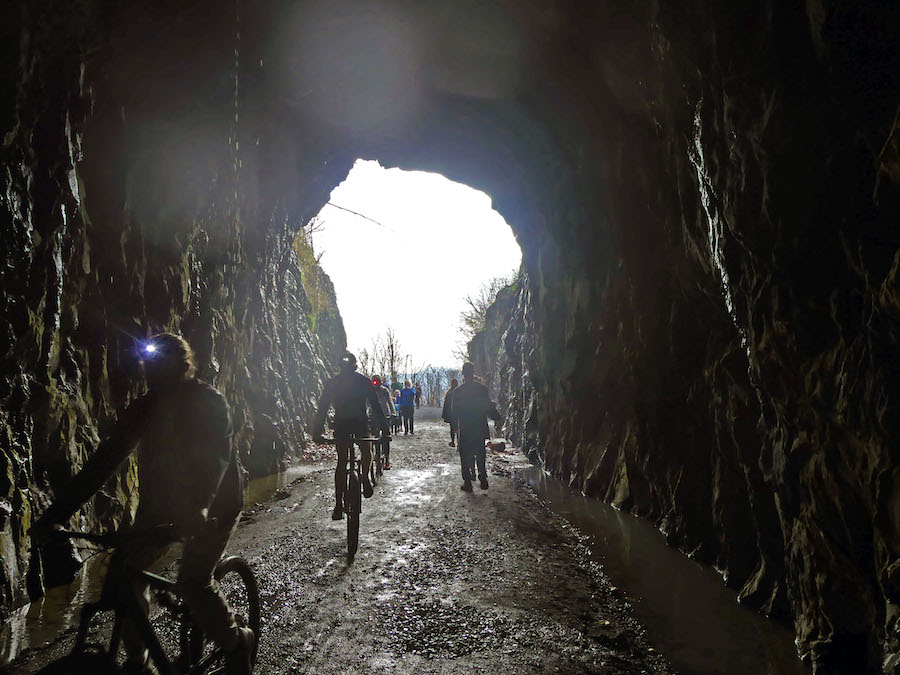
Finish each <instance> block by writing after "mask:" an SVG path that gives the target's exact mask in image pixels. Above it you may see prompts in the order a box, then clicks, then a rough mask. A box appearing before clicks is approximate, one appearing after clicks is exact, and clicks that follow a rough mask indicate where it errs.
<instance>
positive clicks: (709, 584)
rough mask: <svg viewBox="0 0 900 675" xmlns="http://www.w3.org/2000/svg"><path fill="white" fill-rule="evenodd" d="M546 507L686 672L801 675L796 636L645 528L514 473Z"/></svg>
mask: <svg viewBox="0 0 900 675" xmlns="http://www.w3.org/2000/svg"><path fill="white" fill-rule="evenodd" d="M517 473H518V476H519V477H520V478H522V479H523V480H524V481H525V482H526V484H527V485H529V486H530V487H531V488H532V489H533V490H534V491H535V492H536V493H537V495H538V496H539V497H540V498H541V500H543V501H544V502H545V503H546V504H547V506H548V508H549V509H550V510H551V511H553V512H554V513H556V514H557V515H559V516H562V517H563V518H565V519H566V520H567V521H568V522H569V523H571V524H572V525H573V526H575V527H576V528H578V530H579V531H580V532H581V533H582V534H584V535H587V537H588V542H587V545H588V546H589V548H590V549H591V552H592V555H593V558H594V559H595V560H596V561H597V562H599V563H600V564H601V565H602V566H603V571H604V572H605V573H606V574H607V576H609V578H610V579H611V580H612V581H613V583H614V584H615V585H616V586H618V587H619V588H621V589H622V590H624V591H625V592H626V593H627V594H628V596H629V600H630V601H631V603H632V605H633V606H634V617H635V618H636V619H637V620H638V621H639V622H640V623H641V624H642V625H643V626H644V627H645V628H646V629H647V637H648V638H649V640H650V642H651V643H653V645H654V646H655V647H656V648H657V649H658V650H659V651H660V652H662V654H663V655H664V656H665V657H666V659H668V661H669V662H670V663H671V664H672V666H673V667H674V668H675V669H676V670H678V671H680V672H683V673H692V674H696V675H707V674H708V675H714V674H715V675H719V674H721V673H741V675H806V673H808V671H807V669H806V668H805V667H804V665H803V664H802V662H801V661H800V659H799V658H798V657H797V652H796V648H795V646H794V635H793V633H792V632H791V631H790V630H789V629H788V628H787V627H785V626H784V625H782V624H779V623H776V622H774V621H770V620H769V619H766V618H765V617H763V616H762V615H760V614H758V613H757V612H754V611H753V610H751V609H749V608H747V607H743V606H742V605H740V604H738V602H737V594H736V593H735V592H734V591H732V590H730V589H728V588H726V587H725V585H724V584H723V582H722V578H721V577H720V576H719V575H718V574H717V573H716V572H715V571H714V570H713V569H711V568H709V567H706V566H704V565H701V564H699V563H697V562H695V561H693V560H691V559H689V558H688V557H687V556H685V555H684V554H683V553H681V552H680V551H678V550H676V549H674V548H672V547H670V546H667V545H666V541H665V537H664V536H663V534H662V533H661V532H659V530H657V529H656V528H655V527H653V525H652V524H650V523H649V522H647V521H645V520H642V519H640V518H636V517H634V516H632V515H630V514H627V513H623V512H621V511H617V510H616V509H614V508H612V507H611V506H609V505H608V504H605V503H603V502H601V501H599V500H596V499H589V498H587V497H584V496H583V495H581V494H579V493H577V492H575V491H573V490H572V489H571V488H570V487H569V486H567V485H566V484H564V483H563V482H561V481H559V480H556V479H555V478H552V477H551V476H548V475H547V474H545V473H544V472H543V470H542V469H541V468H540V467H531V468H529V469H525V470H523V471H520V472H517Z"/></svg>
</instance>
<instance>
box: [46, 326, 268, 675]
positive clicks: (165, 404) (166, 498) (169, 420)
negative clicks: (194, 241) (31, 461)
mask: <svg viewBox="0 0 900 675" xmlns="http://www.w3.org/2000/svg"><path fill="white" fill-rule="evenodd" d="M141 351H142V354H141V360H142V364H143V370H144V374H145V375H146V378H147V384H148V385H149V391H148V392H147V393H146V394H144V395H143V396H141V397H140V398H139V399H137V400H136V401H134V402H133V403H132V404H131V405H129V406H128V407H127V408H126V409H125V410H124V411H122V413H121V414H120V415H119V417H118V421H117V422H116V425H115V427H114V428H113V429H112V432H111V433H110V435H109V437H108V438H107V439H106V440H105V441H103V442H102V443H101V444H100V447H99V448H98V449H97V452H96V453H94V455H93V456H92V457H91V458H90V459H89V460H88V461H87V463H86V464H85V465H84V468H83V469H82V470H81V471H80V472H79V473H78V475H77V476H75V478H74V479H73V480H72V481H71V482H70V483H69V484H68V485H66V486H65V487H64V488H63V489H62V490H61V491H60V492H59V495H58V497H57V499H56V501H55V502H54V503H53V504H52V505H51V506H50V508H48V509H47V511H46V512H45V513H44V514H43V516H41V518H40V520H39V521H38V522H37V523H36V524H35V527H34V534H35V537H36V539H38V540H40V539H41V537H42V536H44V535H45V534H46V533H47V532H48V531H50V530H51V529H53V527H54V526H55V525H58V524H61V523H64V522H66V521H67V520H68V519H69V518H70V517H71V516H72V514H74V513H75V511H77V510H78V508H79V507H80V506H81V505H82V504H83V503H84V502H86V501H87V500H88V499H89V498H90V497H91V495H93V494H94V493H95V492H97V491H98V490H99V489H100V488H101V487H102V486H103V484H104V483H105V482H106V481H107V480H108V479H109V477H110V476H112V475H113V474H114V473H115V472H116V470H117V469H118V467H119V465H120V464H121V463H122V462H123V461H124V460H125V459H126V458H127V457H128V456H129V455H130V454H131V453H132V452H133V451H134V450H135V448H137V451H138V480H139V483H140V499H139V502H138V508H137V513H136V515H135V519H134V524H133V525H132V527H131V532H130V534H132V535H136V536H137V537H138V538H137V539H136V542H137V543H135V544H133V545H131V546H128V547H122V548H119V549H117V550H116V552H115V554H114V557H113V560H112V562H111V563H110V568H111V569H118V568H119V567H120V566H121V565H127V566H128V568H129V569H131V568H137V569H146V568H148V567H151V566H152V565H153V563H154V562H156V561H157V560H158V559H159V558H160V556H161V555H162V554H163V553H164V552H165V550H166V549H167V548H168V545H166V544H164V543H160V542H159V540H158V537H157V538H156V539H155V540H151V539H146V540H144V541H142V540H141V539H140V538H139V537H140V534H141V533H142V532H145V531H148V530H153V529H154V528H159V527H160V526H166V525H172V526H173V528H172V538H173V539H174V540H184V542H185V544H184V552H183V554H182V559H181V567H180V572H179V578H178V581H179V584H180V585H181V587H182V589H183V592H184V599H185V601H186V602H187V604H188V606H189V607H190V610H191V613H192V614H193V616H194V617H195V619H196V620H197V622H198V623H199V624H200V626H201V628H202V629H203V631H204V632H205V633H206V635H208V636H209V637H210V638H212V639H213V640H214V641H215V642H216V643H217V644H219V645H220V646H221V647H222V648H223V649H224V650H225V651H226V653H227V659H228V661H227V665H228V672H229V673H249V672H250V654H251V652H252V649H253V644H254V641H255V639H256V637H255V636H254V635H253V631H251V630H250V629H249V628H240V627H238V625H237V623H236V622H235V618H234V615H233V614H232V612H231V609H230V608H229V606H228V603H227V601H226V600H225V596H224V595H223V594H222V592H221V590H220V589H219V586H218V584H217V583H216V581H215V580H214V579H213V576H212V574H213V568H214V567H215V565H216V563H218V562H219V558H220V557H221V556H222V552H223V551H224V550H225V546H226V545H227V543H228V540H229V538H230V537H231V533H232V532H233V531H234V528H235V526H236V525H237V521H238V519H239V517H240V514H241V508H242V506H243V469H241V467H240V464H239V462H238V458H237V454H236V453H235V452H234V450H233V448H232V444H231V412H230V410H229V407H228V403H226V401H225V398H224V397H223V396H222V394H220V393H219V392H218V390H216V389H215V387H212V386H211V385H209V384H206V383H205V382H202V381H201V380H199V379H197V378H196V376H195V373H196V364H195V362H194V356H193V352H192V351H191V348H190V346H189V345H188V343H187V342H186V341H185V340H184V339H183V338H181V337H179V336H177V335H172V334H170V333H164V334H162V335H157V336H156V337H154V338H151V339H150V340H148V341H147V342H146V343H144V344H143V345H142V346H141ZM129 540H131V537H129ZM115 576H117V575H114V574H111V575H110V576H109V577H108V583H109V584H113V583H115V582H114V581H113V579H112V577H115ZM136 583H137V584H138V585H137V587H136V589H135V590H137V591H138V593H139V595H140V596H141V598H142V599H143V602H142V604H143V605H144V609H145V611H147V610H148V608H149V600H150V596H149V592H148V589H147V586H146V584H143V583H141V582H140V581H136ZM115 591H116V589H115V588H111V587H108V588H107V591H106V592H115ZM122 638H123V641H124V643H125V648H126V652H127V654H128V661H129V663H128V667H129V668H130V669H132V670H133V671H134V672H145V673H152V672H154V669H153V668H152V666H150V664H149V663H148V651H147V649H146V648H145V646H144V644H143V642H142V640H141V638H140V634H139V633H138V632H137V629H136V627H134V626H132V625H131V624H130V622H128V623H126V624H124V625H123V635H122Z"/></svg>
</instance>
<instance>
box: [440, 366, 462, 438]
mask: <svg viewBox="0 0 900 675" xmlns="http://www.w3.org/2000/svg"><path fill="white" fill-rule="evenodd" d="M458 386H459V380H457V379H456V378H455V377H454V378H453V379H452V380H450V389H449V390H448V391H447V393H446V394H445V395H444V409H443V410H442V411H441V419H442V420H444V421H445V422H447V423H448V424H449V425H450V447H451V448H455V447H456V420H455V419H453V415H452V414H451V410H452V399H453V391H454V390H455V389H456V388H457V387H458Z"/></svg>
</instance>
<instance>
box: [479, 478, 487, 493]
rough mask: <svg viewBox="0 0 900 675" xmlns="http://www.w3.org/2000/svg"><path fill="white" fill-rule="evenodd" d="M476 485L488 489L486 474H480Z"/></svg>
mask: <svg viewBox="0 0 900 675" xmlns="http://www.w3.org/2000/svg"><path fill="white" fill-rule="evenodd" d="M478 485H479V486H480V487H481V489H482V490H487V489H488V482H487V476H482V477H481V478H479V479H478Z"/></svg>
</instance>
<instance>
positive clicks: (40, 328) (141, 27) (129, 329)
mask: <svg viewBox="0 0 900 675" xmlns="http://www.w3.org/2000/svg"><path fill="white" fill-rule="evenodd" d="M201 8H202V5H194V6H192V8H190V9H185V10H184V11H176V10H174V9H173V8H172V7H168V8H163V7H162V6H160V7H159V8H155V7H153V6H151V4H148V5H147V6H139V5H133V6H132V7H130V8H128V9H126V10H123V13H122V14H121V15H118V16H117V17H116V20H115V23H114V26H115V30H112V26H111V24H112V21H111V19H110V18H109V17H110V16H111V15H108V14H106V13H105V9H104V7H103V3H99V2H98V3H89V2H86V3H77V5H76V4H71V5H66V6H65V7H63V6H61V5H59V4H58V3H21V6H18V7H13V6H12V3H7V5H5V9H4V10H3V11H4V13H6V15H7V16H5V17H4V18H5V19H8V21H4V22H2V23H3V26H4V28H3V31H4V37H5V38H9V39H4V40H3V41H2V42H3V45H4V49H5V50H6V51H7V52H8V53H7V54H6V56H7V58H4V59H3V61H2V66H0V67H2V86H3V94H4V96H3V109H2V113H0V129H2V131H0V133H2V136H3V138H4V141H3V145H2V150H0V165H2V167H3V193H2V207H0V233H2V234H0V260H2V265H0V288H2V292H0V439H2V440H0V463H2V464H0V466H2V471H0V476H3V478H2V484H0V551H2V569H0V612H2V610H3V609H8V608H9V607H11V606H13V605H16V604H19V603H21V602H23V601H24V600H26V599H27V596H28V595H29V594H30V595H32V596H33V595H35V594H38V593H40V592H41V590H42V588H43V586H44V584H45V582H46V583H53V582H54V581H57V580H56V579H54V578H53V577H54V574H55V572H56V571H60V572H61V570H59V569H58V568H59V567H62V565H58V566H57V567H56V568H54V569H49V568H48V569H42V562H41V559H40V556H38V555H37V554H36V553H35V551H33V549H32V547H31V545H30V541H29V538H28V536H27V531H28V528H29V527H30V524H31V522H32V519H33V517H34V515H35V514H37V513H39V512H40V511H41V510H42V509H43V508H44V507H45V506H46V504H47V502H48V500H50V499H51V498H52V495H53V492H54V489H55V488H56V487H57V486H59V485H61V484H63V483H64V482H65V481H67V480H68V479H69V478H70V477H71V476H72V475H73V473H75V472H76V471H77V470H78V469H79V467H80V466H82V464H83V463H84V461H85V460H86V458H87V457H89V456H90V454H91V452H92V451H93V449H94V448H95V446H96V444H97V442H98V441H99V439H100V438H101V437H103V436H104V434H105V433H106V430H107V429H108V428H109V427H110V425H111V424H112V423H113V422H114V420H115V417H116V412H117V411H119V410H121V409H122V408H123V406H125V405H126V404H127V403H128V402H129V401H130V400H131V399H133V398H134V397H135V396H136V395H139V394H140V391H141V389H140V384H139V381H138V379H137V378H135V377H134V376H135V375H136V374H137V372H136V366H137V363H136V358H135V351H134V348H135V345H136V343H135V340H136V339H137V338H142V337H147V336H148V335H150V334H152V333H154V332H158V331H163V330H171V331H177V332H181V333H183V334H184V335H185V336H186V337H187V338H188V340H189V342H190V343H191V345H192V346H193V348H194V350H195V352H196V355H197V359H198V363H199V375H200V376H201V377H202V378H204V379H206V380H208V381H210V382H212V383H214V384H215V385H216V386H218V387H219V388H220V389H221V390H222V391H223V393H224V394H225V396H226V397H227V398H228V400H229V401H230V403H231V405H232V410H233V415H234V423H235V443H236V446H237V448H238V450H239V452H240V453H241V455H242V456H243V458H244V461H245V464H246V465H247V466H248V467H249V468H250V469H251V471H253V472H256V473H262V472H267V471H271V470H273V469H275V468H277V467H278V465H279V462H281V461H282V458H283V456H284V454H285V453H289V452H291V451H292V450H295V449H297V448H298V446H299V445H301V444H303V443H305V440H306V436H305V433H306V432H305V429H306V421H307V420H308V419H309V418H310V416H311V414H312V412H313V409H314V405H315V399H316V398H317V396H318V394H319V392H320V391H321V385H322V381H323V378H324V377H326V376H329V375H330V374H332V373H333V372H334V370H335V369H336V361H337V356H338V354H339V353H340V352H341V351H342V350H343V349H345V342H346V340H345V335H344V330H343V324H342V322H341V319H340V315H339V314H338V312H337V307H336V305H335V301H334V291H333V287H331V285H330V281H328V280H327V277H324V274H323V277H324V283H325V285H326V288H327V291H328V293H329V294H330V306H327V307H325V308H324V309H323V310H322V311H320V312H319V315H318V316H317V317H315V328H313V327H312V325H311V322H310V315H311V308H310V304H309V301H308V299H307V296H306V292H305V290H304V286H303V281H302V278H301V270H300V267H299V265H298V262H297V258H296V256H295V255H294V252H293V248H292V247H293V243H294V237H295V234H296V230H297V228H298V227H299V226H300V225H302V224H303V223H304V222H305V219H307V218H308V217H310V216H311V215H312V213H314V211H303V209H301V208H298V207H297V204H296V203H295V202H294V201H293V199H292V198H290V199H288V198H283V197H282V198H274V197H272V195H271V194H270V193H268V194H267V191H272V190H280V187H281V186H280V185H277V186H276V185H273V184H272V183H271V182H269V183H267V182H266V179H265V174H264V172H263V171H262V167H263V166H264V164H265V162H266V156H265V153H266V152H267V146H266V145H265V144H262V145H255V144H253V145H252V144H251V143H249V142H247V141H246V140H245V137H244V136H243V134H244V133H245V129H244V127H243V126H242V121H241V117H240V115H241V114H247V115H250V114H252V112H253V110H252V109H251V108H249V107H248V109H246V110H245V109H244V108H243V106H241V104H240V100H239V98H238V97H237V95H236V87H237V82H239V80H240V77H239V75H240V73H238V65H237V63H236V61H235V53H234V48H235V40H234V35H235V17H234V15H233V13H229V12H224V13H223V12H221V11H219V12H213V11H207V12H201V13H200V14H199V15H198V14H197V13H196V12H197V11H198V10H199V9H201ZM207 9H209V10H212V9H213V8H212V6H211V5H209V6H207ZM210 16H215V17H216V19H215V20H213V21H211V20H210ZM162 29H165V32H166V33H167V34H168V35H169V36H170V37H171V41H166V42H165V43H162V42H159V41H158V40H157V39H156V38H157V36H158V35H159V31H160V30H162ZM198 44H200V45H203V46H204V47H203V49H202V50H200V53H194V54H192V55H191V58H187V56H188V54H189V52H190V46H191V45H195V46H196V45H198ZM176 75H177V76H176ZM254 140H255V139H254ZM242 143H244V144H246V146H245V149H241V144H242ZM251 145H252V149H251ZM279 160H280V161H281V162H284V161H285V159H284V158H283V157H280V158H279ZM278 169H279V174H278V175H279V180H285V179H287V180H290V179H291V178H292V177H294V176H295V174H296V168H295V167H291V166H285V165H283V164H280V165H279V166H278ZM345 171H346V170H345ZM285 176H286V177H287V178H285ZM310 178H311V179H315V178H316V177H315V176H307V179H310ZM332 180H333V179H331V178H330V176H329V178H328V179H326V180H325V181H323V182H322V186H321V187H319V188H318V189H319V190H320V191H322V194H323V195H324V196H326V198H327V191H328V190H330V188H331V186H332V185H333V183H332V182H331V181H332ZM311 189H315V188H311ZM310 208H312V207H310ZM136 489H137V485H136V473H135V468H134V465H133V463H129V464H128V465H127V466H126V467H123V469H122V470H121V472H120V473H119V475H118V476H117V477H116V478H115V480H113V481H112V482H110V484H108V485H107V487H106V489H105V490H104V491H103V492H102V493H101V494H100V495H98V496H97V497H96V498H95V499H94V500H93V501H92V503H91V504H89V505H88V506H87V507H85V508H84V509H83V510H82V511H81V513H80V516H79V519H80V521H81V523H80V524H81V525H84V526H88V527H96V526H98V525H108V524H113V523H116V522H118V521H120V520H122V519H123V518H126V517H127V515H128V512H129V511H130V510H131V509H132V507H133V505H134V503H135V502H134V500H135V494H136ZM43 572H46V573H47V575H48V577H49V578H45V575H44V574H43Z"/></svg>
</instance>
